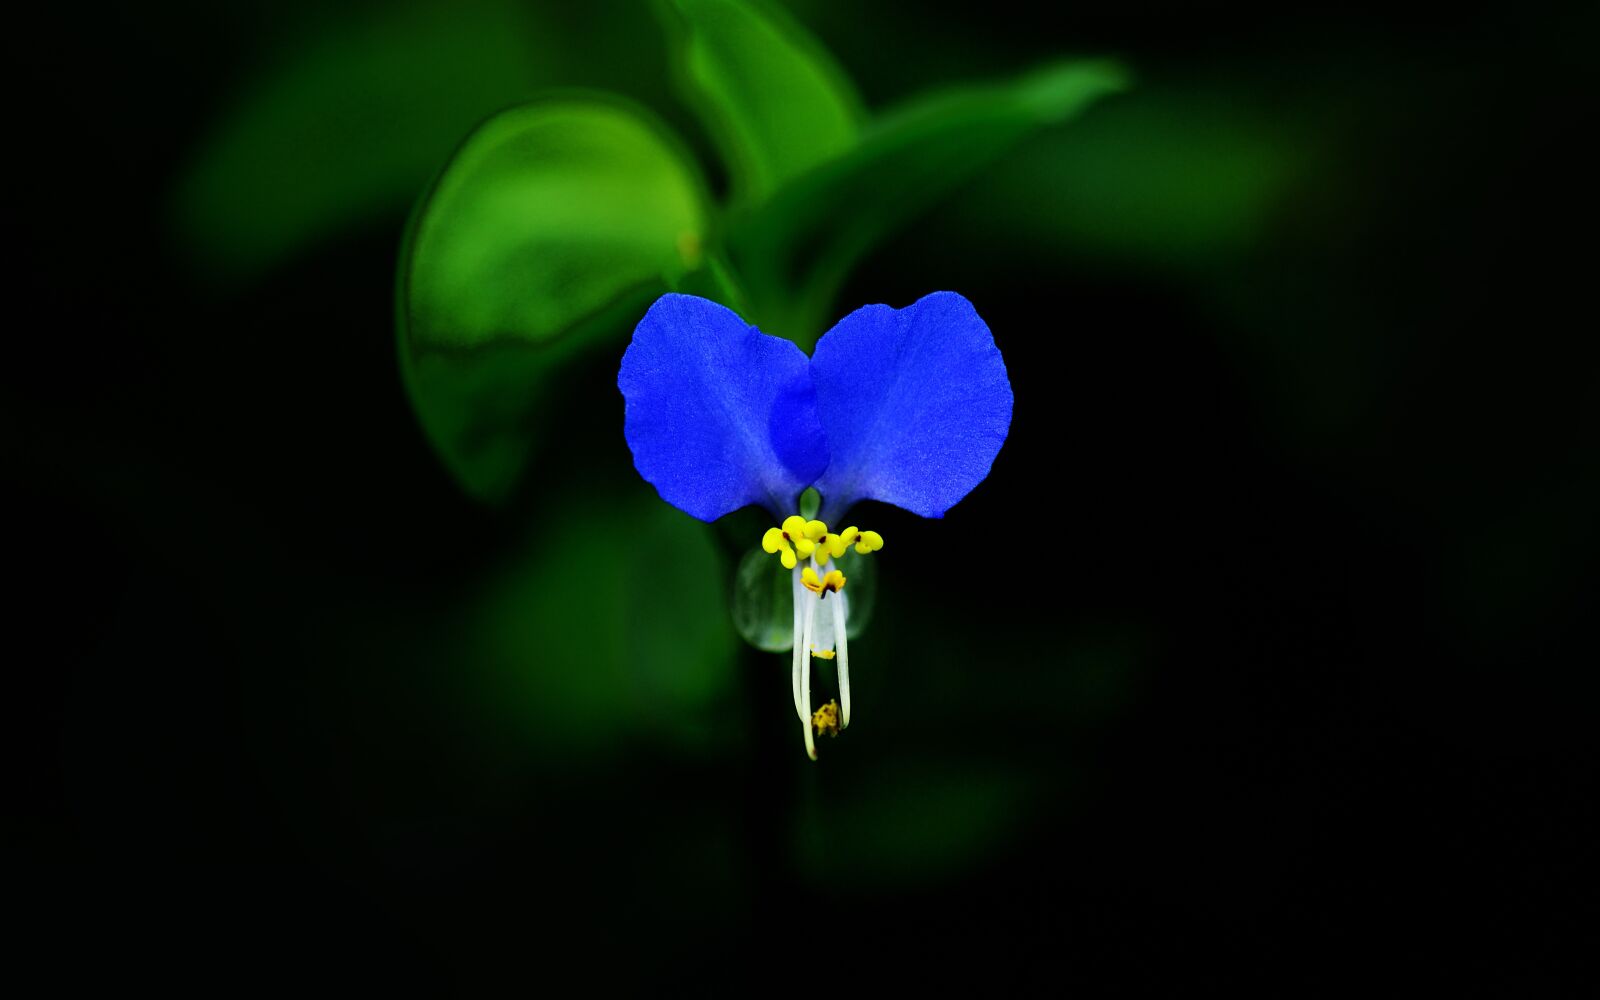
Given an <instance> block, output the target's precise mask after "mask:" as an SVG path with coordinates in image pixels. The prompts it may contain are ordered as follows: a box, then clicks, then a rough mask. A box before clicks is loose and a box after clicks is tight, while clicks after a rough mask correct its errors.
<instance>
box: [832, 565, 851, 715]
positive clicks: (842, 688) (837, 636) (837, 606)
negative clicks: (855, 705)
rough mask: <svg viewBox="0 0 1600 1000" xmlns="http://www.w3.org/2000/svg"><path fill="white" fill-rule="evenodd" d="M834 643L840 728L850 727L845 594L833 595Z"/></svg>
mask: <svg viewBox="0 0 1600 1000" xmlns="http://www.w3.org/2000/svg"><path fill="white" fill-rule="evenodd" d="M833 641H834V644H835V645H836V646H837V647H838V663H839V728H840V729H844V728H845V727H846V726H848V725H850V638H849V636H847V635H845V630H844V592H843V591H840V592H839V593H837V594H834V595H833Z"/></svg>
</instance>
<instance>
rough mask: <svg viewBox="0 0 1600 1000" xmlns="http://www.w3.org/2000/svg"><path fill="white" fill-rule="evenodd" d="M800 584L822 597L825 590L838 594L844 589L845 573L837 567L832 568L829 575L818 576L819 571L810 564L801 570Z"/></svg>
mask: <svg viewBox="0 0 1600 1000" xmlns="http://www.w3.org/2000/svg"><path fill="white" fill-rule="evenodd" d="M800 585H801V586H803V587H805V588H806V589H807V590H809V591H811V592H812V593H813V594H816V595H817V596H818V597H821V596H822V595H823V593H824V592H829V593H834V594H837V593H838V592H839V591H841V590H843V589H844V574H843V573H841V572H839V571H838V570H836V569H830V570H829V571H828V575H827V576H824V577H822V578H821V579H818V578H817V571H816V570H814V569H812V568H811V567H810V566H807V567H805V568H804V569H802V570H801V571H800Z"/></svg>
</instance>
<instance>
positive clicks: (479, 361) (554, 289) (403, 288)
mask: <svg viewBox="0 0 1600 1000" xmlns="http://www.w3.org/2000/svg"><path fill="white" fill-rule="evenodd" d="M707 218H708V209H707V203H706V195H705V191H704V187H703V185H702V183H701V181H700V179H699V177H698V176H697V175H696V173H695V171H694V168H693V166H692V164H691V162H690V161H689V160H688V159H687V158H686V157H685V155H684V154H683V152H682V151H681V149H680V148H679V147H678V145H677V143H676V141H675V140H674V139H673V138H672V136H671V135H670V134H668V133H667V132H666V131H665V130H664V129H663V128H662V127H661V126H659V125H656V124H655V123H654V122H653V120H652V119H649V118H647V117H646V116H645V113H644V112H643V111H641V110H639V109H637V108H634V107H632V106H630V105H627V104H623V103H621V102H619V101H615V100H610V99H602V98H600V97H582V96H574V95H566V96H561V97H555V98H551V99H549V100H545V101H540V102H537V103H533V104H528V105H525V106H523V107H519V108H514V109H512V110H509V111H506V112H503V113H501V114H499V115H497V116H495V117H494V118H492V119H490V120H489V121H487V122H485V123H484V124H483V125H482V126H480V127H479V128H478V129H477V130H476V131H475V132H473V133H472V135H471V136H469V137H468V138H467V140H466V142H465V143H464V144H463V145H462V147H461V149H460V150H459V151H458V152H457V153H456V155H455V158H454V159H452V160H451V161H450V163H449V165H448V166H447V167H446V168H445V170H444V172H443V174H441V175H440V177H439V178H438V180H437V181H436V182H435V184H434V186H433V188H432V190H431V191H430V192H429V193H428V195H427V196H426V197H425V198H424V199H423V202H422V204H421V205H420V206H419V207H418V210H417V213H416V215H415V216H414V217H413V220H412V225H411V228H410V231H409V233H408V236H407V239H406V243H405V246H404V248H403V249H402V251H401V259H400V273H399V276H398V278H399V283H398V289H397V292H398V298H399V301H398V303H397V310H398V314H399V315H398V325H399V349H400V355H401V361H402V367H403V369H404V371H405V373H406V380H407V386H408V388H409V390H410V392H411V397H412V402H413V403H414V405H415V406H416V408H417V413H418V415H419V417H420V418H421V420H422V424H423V427H424V429H425V430H426V431H427V433H428V436H429V438H430V439H431V440H432V442H433V444H434V447H435V448H437V449H438V451H439V453H440V455H441V456H442V457H443V459H444V461H445V463H446V464H447V465H448V466H449V467H450V469H451V471H452V472H453V473H454V474H455V475H456V477H457V478H458V479H459V480H460V482H461V484H462V485H463V486H464V487H465V488H466V489H467V491H468V492H470V493H471V494H473V495H474V496H476V497H479V498H481V499H484V500H489V501H497V500H501V499H504V498H505V497H506V496H507V495H508V494H509V492H510V491H511V489H512V487H513V486H514V485H515V483H516V481H517V479H518V477H519V475H520V473H521V470H522V468H523V466H524V465H525V463H526V461H527V457H528V453H529V449H530V447H531V446H532V445H533V443H534V441H535V440H536V438H537V436H538V430H539V428H538V418H539V414H540V402H541V399H542V396H543V393H542V392H541V385H542V383H543V382H544V381H545V380H546V379H547V378H548V376H549V375H550V373H551V371H552V370H553V369H554V368H555V367H556V366H557V365H558V364H559V363H560V362H561V361H563V360H565V359H566V358H568V357H570V356H571V355H572V354H573V353H574V352H575V351H579V350H582V349H583V348H584V347H586V346H588V345H589V344H592V343H593V342H595V341H596V340H599V339H603V338H606V337H609V336H616V337H618V338H620V337H622V336H625V335H626V332H627V330H628V329H629V328H630V327H631V324H632V321H635V320H637V318H638V316H639V315H640V314H641V313H642V311H643V308H644V304H645V303H647V302H648V301H649V299H650V298H652V297H654V296H655V295H656V294H659V293H660V292H662V291H665V290H666V289H667V288H668V287H670V286H671V285H672V284H673V283H675V282H676V281H677V280H678V279H679V278H680V277H681V276H682V275H683V274H684V272H685V271H686V270H688V269H689V268H691V267H693V266H694V265H695V264H696V263H698V261H699V259H700V246H701V242H702V240H703V239H704V238H705V232H706V227H707Z"/></svg>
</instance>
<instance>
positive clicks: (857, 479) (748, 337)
mask: <svg viewBox="0 0 1600 1000" xmlns="http://www.w3.org/2000/svg"><path fill="white" fill-rule="evenodd" d="M617 386H618V388H620V389H621V390H622V395H623V397H624V399H625V400H626V408H625V414H626V415H625V419H624V428H623V432H624V435H625V436H626V438H627V440H628V447H629V448H631V449H632V450H633V462H634V467H635V468H637V469H638V470H639V474H640V475H641V476H643V477H644V478H645V479H646V480H647V481H648V482H649V483H651V484H652V485H653V486H655V488H656V491H657V492H658V493H660V494H661V498H662V499H663V500H665V501H667V502H668V503H670V504H672V505H673V506H674V507H677V508H678V509H679V510H682V511H684V512H685V513H687V514H690V515H692V516H694V517H697V518H699V519H700V520H702V521H714V520H716V519H717V518H719V517H721V516H723V515H724V514H728V513H731V512H733V511H735V510H738V509H739V508H741V507H745V506H748V505H750V504H759V505H761V506H763V507H765V508H766V509H767V511H768V512H769V513H771V514H772V517H773V520H774V521H776V522H778V526H777V527H773V528H769V529H768V530H767V531H766V533H765V535H764V536H763V537H762V538H761V540H760V541H761V547H762V549H763V550H765V551H766V552H768V553H771V554H773V555H776V556H778V558H779V560H780V561H781V563H782V564H783V566H784V568H785V569H787V570H789V571H790V572H791V574H792V577H793V591H794V646H793V651H792V652H793V656H792V667H793V670H792V680H793V689H794V701H795V711H796V713H797V714H798V715H799V717H800V723H801V726H802V727H803V729H804V731H805V743H806V752H807V753H808V754H809V755H810V756H811V758H812V759H813V760H815V759H816V747H815V742H814V739H813V731H815V732H819V733H830V734H832V733H836V732H837V731H838V730H840V729H843V728H845V727H846V726H848V725H849V724H850V673H849V651H848V645H847V636H846V625H847V623H848V621H849V613H850V612H849V597H848V593H849V590H848V583H849V581H848V578H847V576H846V574H845V573H843V572H842V571H841V570H840V569H838V568H837V567H833V566H832V565H831V564H832V563H833V561H834V560H837V559H839V558H841V557H842V556H843V555H844V554H845V551H846V550H847V549H850V548H853V549H854V550H855V552H856V553H857V554H858V555H862V556H865V555H867V554H869V553H872V552H876V551H878V550H879V549H881V548H883V544H884V542H883V536H881V535H880V534H878V533H877V532H876V531H867V530H861V529H859V528H857V527H856V526H853V525H852V526H850V527H846V528H844V529H843V530H841V531H839V532H837V533H833V532H832V531H831V530H830V529H829V527H828V526H829V524H830V523H832V524H838V523H843V517H844V515H845V514H846V513H848V512H849V510H850V508H851V507H852V506H853V505H854V504H855V503H856V501H858V500H878V501H881V502H883V503H889V504H893V505H895V506H897V507H902V508H904V509H906V510H908V511H911V512H912V513H914V514H919V515H921V516H923V517H943V516H944V513H945V511H947V510H949V509H950V508H951V507H952V506H954V505H955V504H956V502H957V501H959V500H960V499H961V498H962V497H964V496H966V495H967V494H968V493H969V492H971V491H972V489H973V487H975V486H977V485H978V483H980V482H982V481H983V479H984V477H985V476H987V475H988V474H989V467H990V466H991V465H992V464H993V463H994V459H995V456H996V455H997V454H999V452H1000V446H1001V445H1002V444H1004V443H1005V439H1006V434H1007V432H1008V431H1009V430H1010V427H1011V404H1012V397H1011V382H1010V380H1009V379H1008V378H1007V376H1006V367H1005V362H1004V361H1002V360H1001V357H1000V351H999V349H998V348H996V347H995V345H994V338H993V337H992V336H991V335H990V333H989V328H988V327H987V326H986V325H985V324H984V322H983V320H982V319H980V318H979V317H978V313H977V311H976V310H975V309H973V307H972V303H970V302H968V301H967V300H966V299H965V298H963V297H961V296H960V295H957V294H955V293H954V292H935V293H933V294H932V295H928V296H925V297H924V298H922V299H919V300H918V301H917V302H915V303H913V304H912V305H910V306H907V307H906V308H904V309H891V308H889V307H888V306H883V305H874V306H863V307H862V308H860V309H857V310H856V311H855V312H853V313H851V314H850V315H848V316H846V317H845V318H844V319H842V320H840V321H839V322H838V324H836V325H835V326H834V327H833V329H831V330H829V331H828V332H827V333H826V334H824V335H823V337H822V339H821V340H819V341H818V342H817V347H816V350H815V352H814V353H813V355H812V357H810V358H807V357H806V356H805V354H804V353H803V352H802V351H801V350H800V348H799V347H797V346H795V344H794V343H792V342H791V341H788V340H783V339H780V338H778V337H769V336H767V335H765V334H763V333H762V332H761V331H759V330H757V329H756V328H755V327H753V326H750V325H749V324H747V323H745V322H744V320H742V319H740V318H739V316H738V315H737V314H735V313H734V312H733V311H731V310H729V309H727V308H725V307H723V306H720V305H718V304H716V303H715V302H711V301H709V300H707V299H702V298H697V297H695V296H693V295H676V294H674V295H663V296H662V297H661V298H659V299H657V300H656V302H655V304H654V305H652V306H651V307H650V310H649V311H648V312H647V313H646V314H645V316H644V319H642V320H640V321H639V325H638V327H637V328H635V330H634V332H633V342H632V343H631V344H629V345H628V350H627V353H625V354H624V355H623V357H622V369H621V371H620V372H619V373H618V375H617ZM808 487H815V488H816V490H817V491H818V493H820V494H821V498H822V501H821V507H820V509H819V510H818V511H817V517H816V518H815V519H812V520H809V521H808V520H806V519H805V518H802V517H800V516H799V515H798V514H796V513H795V511H796V509H797V508H798V506H799V497H800V494H801V493H802V492H803V491H804V490H806V489H807V488H808ZM808 654H809V655H808ZM812 656H817V657H819V658H823V659H833V658H834V657H835V656H837V660H836V665H837V667H838V675H839V704H838V705H837V707H835V706H834V705H833V703H832V702H830V703H828V704H827V705H824V706H823V707H822V708H820V709H817V710H816V711H815V712H813V711H812V709H811V658H812Z"/></svg>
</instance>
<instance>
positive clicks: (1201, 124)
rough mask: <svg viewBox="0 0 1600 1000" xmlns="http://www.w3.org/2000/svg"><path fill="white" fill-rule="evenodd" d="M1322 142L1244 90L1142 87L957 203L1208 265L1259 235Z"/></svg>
mask: <svg viewBox="0 0 1600 1000" xmlns="http://www.w3.org/2000/svg"><path fill="white" fill-rule="evenodd" d="M1311 150H1312V145H1311V140H1310V138H1309V137H1308V136H1306V135H1305V134H1304V133H1303V131H1302V130H1301V129H1300V128H1299V127H1298V126H1297V125H1296V124H1294V123H1292V122H1287V121H1284V120H1283V119H1282V118H1281V116H1279V117H1278V118H1274V117H1273V116H1271V115H1268V114H1265V113H1263V112H1261V111H1259V110H1252V109H1251V108H1250V107H1249V106H1248V104H1247V103H1246V102H1245V101H1243V100H1241V99H1240V98H1239V96H1238V95H1232V94H1206V93H1194V92H1188V91H1185V92H1174V91H1162V90H1156V89H1144V88H1141V90H1140V91H1139V92H1138V93H1137V94H1133V95H1130V96H1129V97H1128V98H1127V99H1125V100H1120V101H1116V102H1115V103H1113V104H1110V105H1108V106H1107V107H1105V108H1104V109H1102V110H1100V111H1098V112H1097V113H1095V114H1094V115H1093V116H1091V117H1089V118H1088V119H1086V120H1085V121H1084V122H1082V123H1081V124H1079V125H1077V126H1075V127H1074V128H1073V129H1072V130H1071V131H1070V132H1062V133H1056V134H1049V135H1041V136H1039V137H1038V139H1037V140H1035V141H1032V142H1030V143H1028V145H1027V147H1026V148H1024V149H1019V150H1018V151H1017V154H1016V155H1014V156H1010V157H1007V158H1006V160H1005V162H1004V163H1003V164H1001V165H999V166H997V167H996V169H995V170H994V171H992V172H991V173H989V174H987V175H986V176H985V177H984V179H983V181H982V182H981V183H979V184H976V185H974V186H973V189H972V190H971V191H970V192H968V197H966V198H963V199H962V201H961V203H960V204H959V205H957V206H955V209H954V212H953V213H952V214H953V215H954V216H956V217H957V220H958V221H959V223H960V224H962V225H964V226H967V227H981V229H982V231H985V232H993V231H996V230H1000V231H1003V232H1004V233H1006V234H1007V235H1008V236H1009V237H1011V238H1013V239H1021V240H1024V241H1027V243H1028V244H1029V245H1030V246H1035V247H1040V246H1042V247H1043V248H1046V249H1048V248H1059V249H1062V250H1067V251H1070V252H1073V253H1075V254H1079V255H1093V256H1096V257H1104V258H1112V259H1117V260H1128V261H1145V262H1154V263H1161V264H1167V263H1172V264H1199V265H1202V266H1207V265H1209V264H1211V263H1213V262H1214V261H1215V260H1216V257H1217V255H1218V254H1219V253H1231V252H1237V251H1240V250H1245V249H1248V248H1249V247H1251V246H1252V245H1253V244H1254V242H1255V241H1256V240H1257V239H1258V238H1259V236H1260V234H1261V233H1262V230H1263V227H1264V226H1265V225H1266V223H1267V221H1268V220H1269V219H1270V217H1271V213H1272V211H1273V209H1274V207H1275V206H1277V205H1279V204H1281V199H1282V198H1283V197H1284V196H1285V194H1286V192H1287V191H1288V190H1289V189H1290V187H1291V185H1292V183H1293V182H1294V180H1295V178H1296V176H1297V175H1298V174H1300V173H1301V172H1302V171H1303V170H1304V167H1305V163H1306V161H1307V160H1308V159H1309V154H1310V153H1311Z"/></svg>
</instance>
